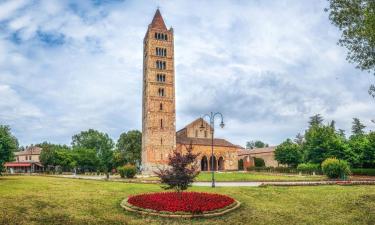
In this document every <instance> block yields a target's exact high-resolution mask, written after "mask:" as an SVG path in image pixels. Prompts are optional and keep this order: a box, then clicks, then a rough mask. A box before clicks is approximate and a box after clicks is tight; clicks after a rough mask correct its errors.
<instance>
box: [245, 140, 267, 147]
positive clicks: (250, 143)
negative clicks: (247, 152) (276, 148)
mask: <svg viewBox="0 0 375 225" xmlns="http://www.w3.org/2000/svg"><path fill="white" fill-rule="evenodd" d="M265 147H268V144H266V143H264V142H263V141H260V140H255V141H248V142H246V149H254V148H265Z"/></svg>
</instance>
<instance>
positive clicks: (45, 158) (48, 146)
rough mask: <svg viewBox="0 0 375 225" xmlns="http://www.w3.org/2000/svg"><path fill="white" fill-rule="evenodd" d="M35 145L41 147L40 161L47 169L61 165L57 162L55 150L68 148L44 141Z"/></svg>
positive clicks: (66, 149) (67, 149)
mask: <svg viewBox="0 0 375 225" xmlns="http://www.w3.org/2000/svg"><path fill="white" fill-rule="evenodd" d="M36 146H38V147H40V148H42V152H41V153H40V162H41V163H42V164H43V165H44V166H45V168H46V170H47V171H49V170H50V169H51V168H55V167H56V166H61V165H59V164H58V160H57V157H56V156H57V155H56V151H69V150H70V148H69V147H68V146H66V145H58V144H52V143H49V142H46V141H45V142H43V143H40V144H36ZM60 161H61V160H60Z"/></svg>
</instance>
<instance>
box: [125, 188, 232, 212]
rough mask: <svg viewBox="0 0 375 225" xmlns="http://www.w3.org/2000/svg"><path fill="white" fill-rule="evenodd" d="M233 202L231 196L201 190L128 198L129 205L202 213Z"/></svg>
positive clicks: (159, 209)
mask: <svg viewBox="0 0 375 225" xmlns="http://www.w3.org/2000/svg"><path fill="white" fill-rule="evenodd" d="M233 202H234V199H233V198H230V197H228V196H225V195H219V194H209V193H201V192H183V193H182V195H180V194H178V193H176V192H162V193H152V194H141V195H135V196H132V197H130V198H129V199H128V203H130V204H131V205H134V206H137V207H140V208H146V209H153V210H156V211H169V212H177V211H182V212H191V213H202V212H206V211H212V210H215V209H221V208H224V207H226V206H229V205H230V204H232V203H233Z"/></svg>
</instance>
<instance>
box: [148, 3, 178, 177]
mask: <svg viewBox="0 0 375 225" xmlns="http://www.w3.org/2000/svg"><path fill="white" fill-rule="evenodd" d="M142 104H143V105H142V169H143V172H144V173H152V171H155V169H156V168H157V167H160V166H162V165H166V164H167V162H168V154H169V153H171V151H172V150H173V149H174V148H175V147H176V106H175V76H174V46H173V28H170V29H167V27H166V26H165V23H164V20H163V17H162V16H161V14H160V11H159V9H157V10H156V13H155V15H154V18H153V19H152V22H151V24H150V25H148V29H147V32H146V35H145V38H144V40H143V103H142Z"/></svg>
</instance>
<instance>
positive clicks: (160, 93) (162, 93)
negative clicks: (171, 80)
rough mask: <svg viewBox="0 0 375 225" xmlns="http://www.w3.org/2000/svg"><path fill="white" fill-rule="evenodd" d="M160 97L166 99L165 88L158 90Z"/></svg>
mask: <svg viewBox="0 0 375 225" xmlns="http://www.w3.org/2000/svg"><path fill="white" fill-rule="evenodd" d="M158 95H159V96H160V97H164V88H159V90H158Z"/></svg>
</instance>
